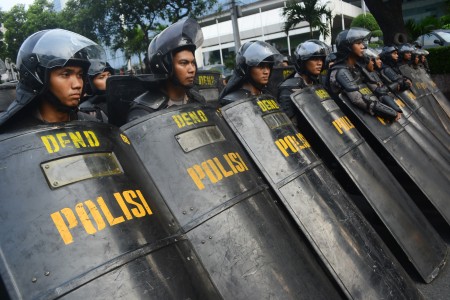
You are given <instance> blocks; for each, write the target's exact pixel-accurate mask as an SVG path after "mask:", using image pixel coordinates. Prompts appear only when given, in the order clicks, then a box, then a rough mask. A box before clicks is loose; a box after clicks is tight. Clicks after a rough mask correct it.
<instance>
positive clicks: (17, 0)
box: [0, 0, 34, 11]
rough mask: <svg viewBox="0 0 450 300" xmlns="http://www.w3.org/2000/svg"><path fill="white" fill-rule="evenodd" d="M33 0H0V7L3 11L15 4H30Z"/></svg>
mask: <svg viewBox="0 0 450 300" xmlns="http://www.w3.org/2000/svg"><path fill="white" fill-rule="evenodd" d="M33 2H34V0H0V8H1V9H2V10H3V11H9V10H10V9H11V7H13V6H14V5H16V4H25V5H30V4H32V3H33Z"/></svg>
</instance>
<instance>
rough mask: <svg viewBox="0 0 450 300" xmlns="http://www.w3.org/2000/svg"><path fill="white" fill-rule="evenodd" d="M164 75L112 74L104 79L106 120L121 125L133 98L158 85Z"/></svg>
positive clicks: (164, 77) (124, 120) (125, 118)
mask: <svg viewBox="0 0 450 300" xmlns="http://www.w3.org/2000/svg"><path fill="white" fill-rule="evenodd" d="M164 79H166V76H165V75H154V74H146V75H138V76H128V75H125V76H124V75H114V76H110V77H108V79H107V81H106V101H107V105H108V122H109V123H111V124H114V125H116V126H122V125H123V124H125V123H126V121H127V115H128V110H129V108H130V105H131V103H132V102H133V100H134V99H135V98H136V97H137V96H139V95H140V94H142V93H144V92H146V91H148V90H149V89H152V88H153V87H154V86H156V85H158V84H159V83H160V81H161V80H164Z"/></svg>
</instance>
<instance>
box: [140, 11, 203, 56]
mask: <svg viewBox="0 0 450 300" xmlns="http://www.w3.org/2000/svg"><path fill="white" fill-rule="evenodd" d="M202 44H203V32H202V29H201V27H200V25H199V24H198V23H197V22H196V21H195V20H193V19H186V20H182V21H178V22H177V23H174V24H172V25H171V26H169V27H167V28H166V29H164V30H163V31H162V32H161V33H159V34H158V35H157V36H156V37H155V38H154V39H153V40H152V41H151V43H150V45H149V48H148V57H152V56H154V55H156V54H157V53H160V54H161V55H166V54H167V53H169V52H171V51H172V50H174V49H177V48H179V47H183V46H189V45H195V48H199V47H200V46H201V45H202Z"/></svg>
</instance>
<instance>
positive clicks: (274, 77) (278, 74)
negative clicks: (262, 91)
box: [267, 66, 295, 96]
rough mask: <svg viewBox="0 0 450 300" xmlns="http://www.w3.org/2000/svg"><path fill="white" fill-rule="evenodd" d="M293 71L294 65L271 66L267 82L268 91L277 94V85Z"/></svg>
mask: <svg viewBox="0 0 450 300" xmlns="http://www.w3.org/2000/svg"><path fill="white" fill-rule="evenodd" d="M294 72H295V68H294V66H286V67H279V66H275V67H273V68H272V71H271V73H270V80H269V84H268V85H267V90H268V92H269V93H270V94H271V95H275V96H276V95H277V94H278V86H279V85H280V84H281V83H282V82H283V81H284V80H285V79H286V78H288V77H289V76H290V75H291V74H292V73H294Z"/></svg>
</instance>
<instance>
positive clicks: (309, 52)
mask: <svg viewBox="0 0 450 300" xmlns="http://www.w3.org/2000/svg"><path fill="white" fill-rule="evenodd" d="M330 53H331V50H330V46H328V45H327V44H325V43H324V42H322V41H319V40H307V41H306V42H304V43H302V44H300V45H298V46H297V49H295V52H294V57H295V63H294V66H295V69H296V71H297V73H303V72H305V71H306V70H305V63H306V61H308V60H309V59H310V58H312V57H319V58H322V60H325V58H326V57H327V55H329V54H330Z"/></svg>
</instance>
